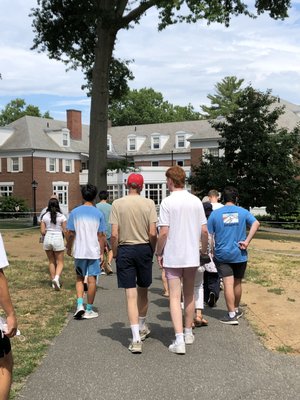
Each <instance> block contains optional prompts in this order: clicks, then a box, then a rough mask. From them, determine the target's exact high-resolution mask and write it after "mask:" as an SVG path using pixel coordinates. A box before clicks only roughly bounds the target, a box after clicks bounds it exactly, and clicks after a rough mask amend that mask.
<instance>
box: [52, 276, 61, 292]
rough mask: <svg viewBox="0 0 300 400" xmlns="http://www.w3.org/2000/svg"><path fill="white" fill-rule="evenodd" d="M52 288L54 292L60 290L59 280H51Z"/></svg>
mask: <svg viewBox="0 0 300 400" xmlns="http://www.w3.org/2000/svg"><path fill="white" fill-rule="evenodd" d="M52 287H53V289H55V290H60V283H59V279H55V278H54V279H52Z"/></svg>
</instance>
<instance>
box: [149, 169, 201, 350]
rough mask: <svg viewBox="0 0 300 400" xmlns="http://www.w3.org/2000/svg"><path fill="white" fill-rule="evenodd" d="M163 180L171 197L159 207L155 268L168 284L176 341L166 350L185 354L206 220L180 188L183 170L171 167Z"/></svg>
mask: <svg viewBox="0 0 300 400" xmlns="http://www.w3.org/2000/svg"><path fill="white" fill-rule="evenodd" d="M166 177H167V186H168V189H169V190H170V192H171V195H170V196H168V197H166V198H165V199H164V200H163V201H162V202H161V205H160V212H159V223H158V226H159V228H160V230H159V236H158V242H157V248H156V256H157V261H158V263H159V266H160V267H161V268H164V269H165V272H166V278H167V280H168V284H169V295H170V313H171V318H172V323H173V327H174V330H175V338H176V339H175V341H174V342H173V343H172V344H171V345H170V346H169V351H171V352H173V353H177V354H185V352H186V349H185V345H186V344H192V343H193V342H194V335H193V333H192V323H193V317H194V310H195V298H194V281H195V274H196V270H197V268H198V267H199V265H200V257H199V247H200V242H201V253H203V254H206V253H207V242H208V232H207V226H206V223H207V221H206V217H205V214H204V209H203V205H202V202H201V201H200V199H199V198H198V197H196V196H194V195H192V194H191V193H189V192H188V191H187V190H185V189H184V185H185V179H186V175H185V172H184V170H183V169H182V168H181V167H179V166H174V167H171V168H169V169H168V170H167V172H166ZM181 283H182V287H183V297H184V314H185V315H184V319H185V329H184V332H183V323H182V311H181V304H180V298H181Z"/></svg>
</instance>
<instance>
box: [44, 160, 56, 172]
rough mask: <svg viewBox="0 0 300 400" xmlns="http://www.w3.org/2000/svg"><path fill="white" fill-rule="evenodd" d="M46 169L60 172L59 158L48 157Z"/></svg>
mask: <svg viewBox="0 0 300 400" xmlns="http://www.w3.org/2000/svg"><path fill="white" fill-rule="evenodd" d="M46 171H47V172H51V173H55V172H59V159H58V158H55V157H48V158H46Z"/></svg>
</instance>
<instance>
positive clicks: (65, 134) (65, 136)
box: [62, 129, 70, 147]
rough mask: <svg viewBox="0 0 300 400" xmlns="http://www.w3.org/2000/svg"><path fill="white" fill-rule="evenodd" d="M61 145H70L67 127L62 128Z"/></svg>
mask: <svg viewBox="0 0 300 400" xmlns="http://www.w3.org/2000/svg"><path fill="white" fill-rule="evenodd" d="M62 145H63V147H69V146H70V132H69V129H62Z"/></svg>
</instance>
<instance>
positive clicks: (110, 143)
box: [107, 136, 112, 151]
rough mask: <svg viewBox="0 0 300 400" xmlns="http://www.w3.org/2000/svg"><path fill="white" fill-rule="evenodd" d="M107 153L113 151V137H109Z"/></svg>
mask: <svg viewBox="0 0 300 400" xmlns="http://www.w3.org/2000/svg"><path fill="white" fill-rule="evenodd" d="M107 151H112V142H111V136H107Z"/></svg>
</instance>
